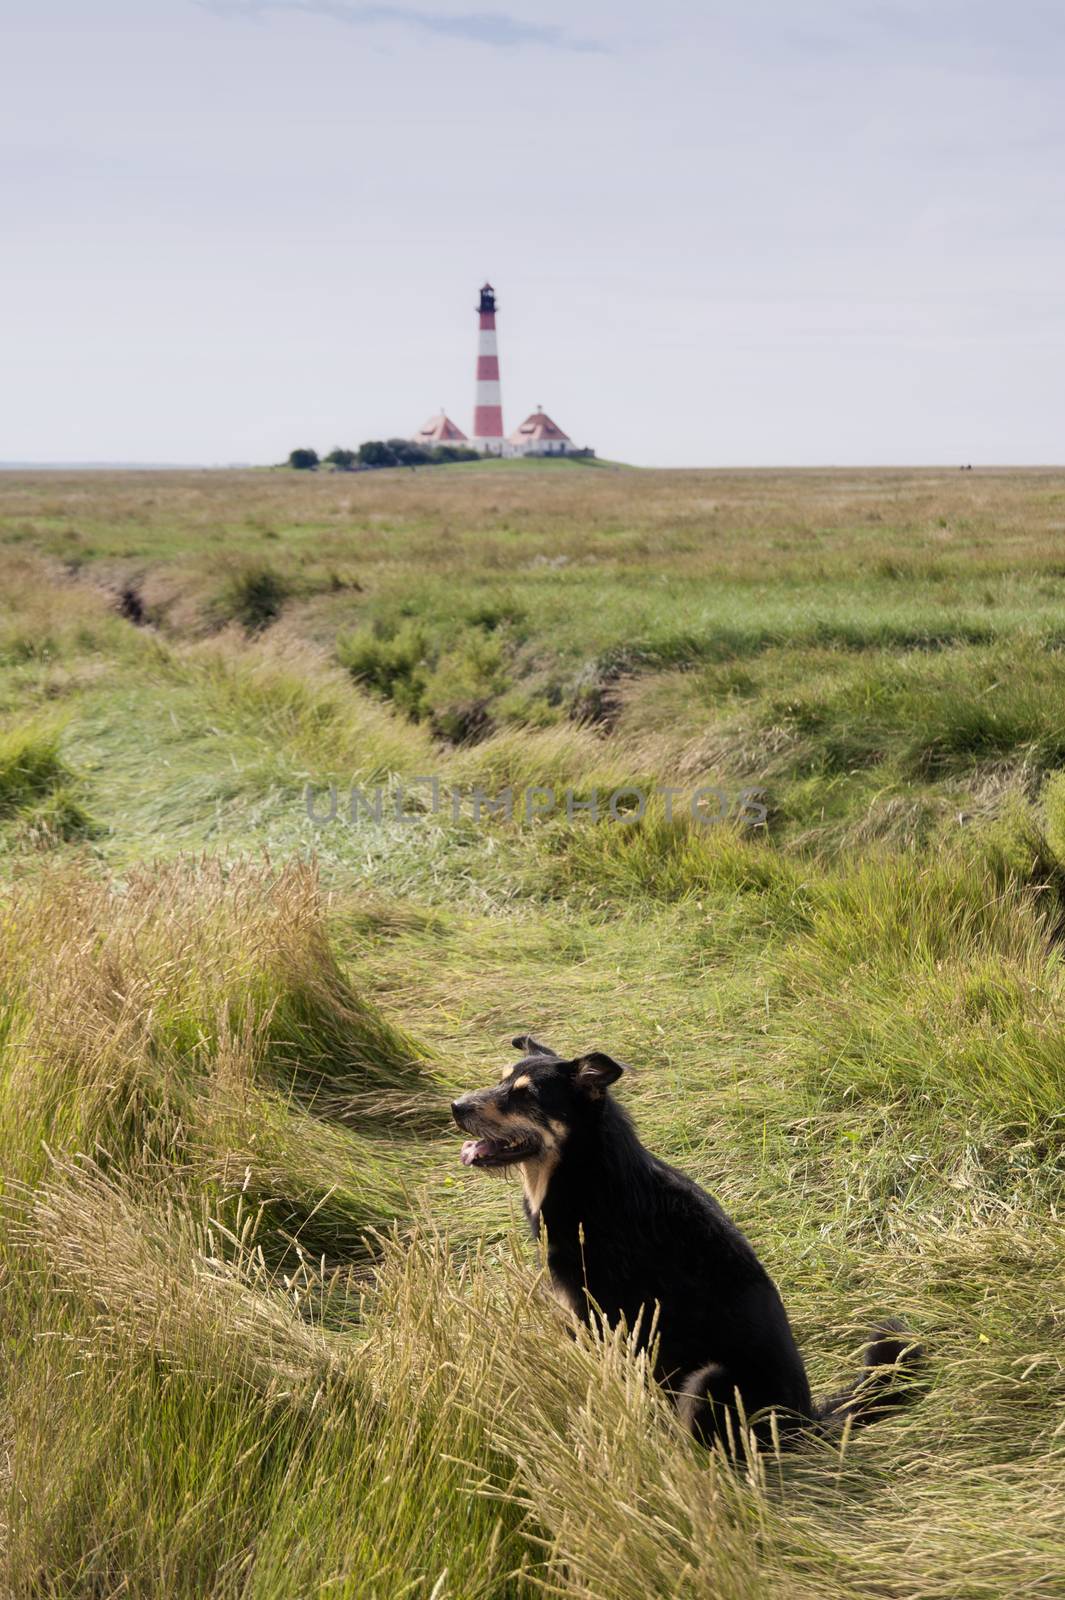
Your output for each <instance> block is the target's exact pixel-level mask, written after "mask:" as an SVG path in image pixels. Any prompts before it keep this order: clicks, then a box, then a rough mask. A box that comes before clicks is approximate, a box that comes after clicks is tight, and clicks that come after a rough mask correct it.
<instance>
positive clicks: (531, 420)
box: [510, 411, 572, 444]
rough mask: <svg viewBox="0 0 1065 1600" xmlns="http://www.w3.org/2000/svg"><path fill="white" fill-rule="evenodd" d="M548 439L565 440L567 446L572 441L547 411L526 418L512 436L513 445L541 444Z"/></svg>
mask: <svg viewBox="0 0 1065 1600" xmlns="http://www.w3.org/2000/svg"><path fill="white" fill-rule="evenodd" d="M546 439H555V440H558V439H564V440H565V441H566V443H567V444H571V443H572V440H571V439H570V436H569V434H568V433H563V432H562V429H561V428H560V427H559V425H558V423H557V422H552V421H551V418H550V417H549V416H548V415H547V412H546V411H534V412H533V413H532V415H531V416H529V417H526V418H525V421H524V422H523V423H522V424H521V426H520V427H519V428H515V429H514V432H513V433H512V434H511V436H510V443H511V444H530V443H534V442H535V443H540V442H542V441H543V440H546Z"/></svg>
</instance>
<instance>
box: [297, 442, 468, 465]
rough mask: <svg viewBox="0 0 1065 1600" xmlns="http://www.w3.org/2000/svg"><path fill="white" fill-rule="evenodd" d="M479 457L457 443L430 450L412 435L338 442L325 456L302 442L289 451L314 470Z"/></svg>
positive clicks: (298, 461)
mask: <svg viewBox="0 0 1065 1600" xmlns="http://www.w3.org/2000/svg"><path fill="white" fill-rule="evenodd" d="M480 459H481V458H480V456H479V455H478V453H477V451H476V450H467V449H465V448H464V446H462V445H457V444H440V445H435V446H434V447H433V448H432V449H431V450H427V449H426V448H425V446H424V445H420V444H414V443H413V441H412V440H410V439H367V440H365V441H364V443H362V444H360V446H359V448H358V449H357V450H344V449H342V448H341V447H340V446H339V445H338V446H337V447H336V449H334V450H330V452H329V454H328V455H327V456H322V457H319V455H318V452H317V450H311V449H308V448H307V447H306V446H303V447H301V448H300V449H297V450H291V451H290V452H289V457H288V465H289V466H290V467H293V468H295V470H296V471H297V472H313V471H315V469H316V468H317V467H319V466H327V467H332V468H333V470H334V472H365V471H367V470H368V469H370V468H373V467H435V466H439V465H440V464H441V463H442V462H445V461H479V460H480Z"/></svg>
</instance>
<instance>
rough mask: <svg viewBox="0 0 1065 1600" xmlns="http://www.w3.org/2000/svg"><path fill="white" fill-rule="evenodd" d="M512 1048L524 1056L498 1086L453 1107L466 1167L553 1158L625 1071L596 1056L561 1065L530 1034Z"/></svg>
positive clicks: (476, 1092)
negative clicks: (463, 1139)
mask: <svg viewBox="0 0 1065 1600" xmlns="http://www.w3.org/2000/svg"><path fill="white" fill-rule="evenodd" d="M513 1044H514V1048H515V1050H521V1051H523V1052H524V1053H523V1055H522V1058H521V1060H520V1061H518V1062H515V1064H514V1065H513V1066H511V1067H507V1068H505V1069H504V1072H503V1076H502V1079H501V1080H500V1082H499V1083H497V1084H493V1085H492V1087H491V1088H488V1089H475V1090H473V1092H472V1093H470V1094H464V1095H462V1097H461V1098H460V1099H458V1100H455V1101H453V1102H452V1106H451V1110H452V1112H453V1114H454V1117H455V1121H456V1122H457V1123H458V1125H459V1127H460V1128H461V1129H462V1130H463V1132H464V1133H468V1134H470V1135H471V1137H470V1138H469V1139H467V1140H466V1142H465V1144H464V1145H463V1146H462V1161H463V1164H464V1165H465V1166H467V1167H512V1166H516V1165H517V1164H518V1163H520V1162H536V1161H539V1160H541V1159H543V1158H544V1157H545V1156H549V1155H557V1154H558V1152H559V1151H560V1150H561V1147H562V1145H563V1144H564V1143H565V1141H566V1139H568V1138H569V1136H570V1134H571V1133H572V1132H573V1130H574V1129H575V1128H576V1127H579V1126H580V1125H581V1124H582V1123H583V1122H585V1121H586V1120H587V1119H588V1118H589V1117H592V1116H594V1115H595V1114H596V1112H597V1111H598V1110H600V1109H601V1107H602V1100H603V1096H604V1095H605V1094H606V1092H607V1090H608V1088H609V1087H610V1085H611V1084H612V1083H614V1082H615V1081H616V1080H617V1079H618V1078H620V1076H621V1074H622V1072H623V1071H624V1070H625V1069H624V1068H623V1067H622V1066H621V1064H620V1063H619V1062H617V1061H614V1060H612V1059H611V1057H610V1056H607V1055H603V1054H602V1052H601V1051H598V1050H593V1051H590V1052H589V1053H588V1054H587V1055H582V1056H575V1057H574V1058H573V1059H572V1060H571V1061H564V1060H563V1059H562V1057H561V1056H559V1055H557V1054H556V1053H555V1051H554V1050H551V1049H549V1048H548V1046H547V1045H543V1044H537V1042H536V1040H535V1039H534V1038H532V1037H531V1035H529V1034H520V1035H519V1036H518V1038H516V1039H515V1040H514V1041H513Z"/></svg>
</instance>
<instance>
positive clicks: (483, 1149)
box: [461, 1139, 536, 1167]
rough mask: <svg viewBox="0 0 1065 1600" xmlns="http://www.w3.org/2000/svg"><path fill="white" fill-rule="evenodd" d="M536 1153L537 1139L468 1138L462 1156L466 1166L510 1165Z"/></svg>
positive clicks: (463, 1163)
mask: <svg viewBox="0 0 1065 1600" xmlns="http://www.w3.org/2000/svg"><path fill="white" fill-rule="evenodd" d="M535 1153H536V1140H535V1139H467V1140H465V1141H464V1143H463V1146H462V1150H461V1158H462V1165H463V1166H464V1167H509V1166H512V1165H513V1164H514V1162H515V1161H526V1160H528V1158H529V1156H531V1155H535Z"/></svg>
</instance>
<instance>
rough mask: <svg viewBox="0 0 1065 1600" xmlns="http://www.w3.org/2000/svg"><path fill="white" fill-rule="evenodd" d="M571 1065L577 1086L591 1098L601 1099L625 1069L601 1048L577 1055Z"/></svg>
mask: <svg viewBox="0 0 1065 1600" xmlns="http://www.w3.org/2000/svg"><path fill="white" fill-rule="evenodd" d="M570 1065H571V1066H572V1067H573V1069H574V1073H575V1081H576V1085H577V1088H578V1089H580V1090H582V1092H583V1093H584V1094H586V1095H587V1096H588V1097H589V1099H591V1100H599V1099H601V1098H602V1097H603V1095H604V1094H606V1091H607V1090H608V1089H609V1088H610V1085H611V1084H612V1083H616V1082H617V1081H618V1079H619V1078H620V1077H621V1074H622V1073H623V1072H624V1071H625V1068H624V1067H623V1066H622V1064H621V1062H620V1061H615V1060H614V1058H613V1056H607V1055H604V1054H603V1052H602V1051H601V1050H590V1051H589V1052H588V1054H587V1055H586V1056H577V1058H576V1059H575V1060H574V1061H572V1062H571V1063H570Z"/></svg>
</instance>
